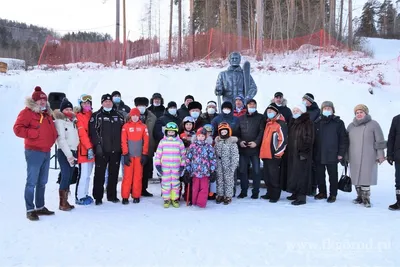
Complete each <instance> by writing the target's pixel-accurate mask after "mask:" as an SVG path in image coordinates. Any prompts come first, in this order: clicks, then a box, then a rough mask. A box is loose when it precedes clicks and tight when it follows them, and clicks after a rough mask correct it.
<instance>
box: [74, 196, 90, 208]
mask: <svg viewBox="0 0 400 267" xmlns="http://www.w3.org/2000/svg"><path fill="white" fill-rule="evenodd" d="M92 203H93V199H92V198H91V197H88V196H86V197H84V198H81V199H79V200H78V199H76V200H75V204H76V205H84V206H87V205H90V204H92Z"/></svg>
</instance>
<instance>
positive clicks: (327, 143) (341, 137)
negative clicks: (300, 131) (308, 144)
mask: <svg viewBox="0 0 400 267" xmlns="http://www.w3.org/2000/svg"><path fill="white" fill-rule="evenodd" d="M314 130H315V135H314V138H315V139H314V153H313V156H314V161H315V162H318V163H320V164H337V163H338V156H342V157H343V158H344V157H345V155H346V152H347V149H348V144H349V141H348V137H347V131H346V127H345V126H344V123H343V121H342V120H341V119H340V117H338V116H335V115H332V116H329V117H325V116H320V117H319V118H318V119H317V120H316V121H315V123H314Z"/></svg>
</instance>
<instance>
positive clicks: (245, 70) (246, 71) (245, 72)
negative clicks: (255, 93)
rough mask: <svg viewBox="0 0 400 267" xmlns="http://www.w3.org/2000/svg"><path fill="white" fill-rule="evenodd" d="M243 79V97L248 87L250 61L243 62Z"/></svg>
mask: <svg viewBox="0 0 400 267" xmlns="http://www.w3.org/2000/svg"><path fill="white" fill-rule="evenodd" d="M243 79H244V96H243V97H244V98H246V95H247V92H248V91H249V88H250V62H248V61H246V62H244V64H243Z"/></svg>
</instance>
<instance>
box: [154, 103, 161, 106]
mask: <svg viewBox="0 0 400 267" xmlns="http://www.w3.org/2000/svg"><path fill="white" fill-rule="evenodd" d="M153 106H155V107H159V106H161V104H160V103H153Z"/></svg>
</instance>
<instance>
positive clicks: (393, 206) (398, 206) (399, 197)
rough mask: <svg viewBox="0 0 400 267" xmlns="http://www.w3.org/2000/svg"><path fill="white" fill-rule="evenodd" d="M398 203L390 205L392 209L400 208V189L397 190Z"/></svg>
mask: <svg viewBox="0 0 400 267" xmlns="http://www.w3.org/2000/svg"><path fill="white" fill-rule="evenodd" d="M396 199H397V201H396V203H394V204H393V205H390V206H389V209H390V210H400V190H396Z"/></svg>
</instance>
